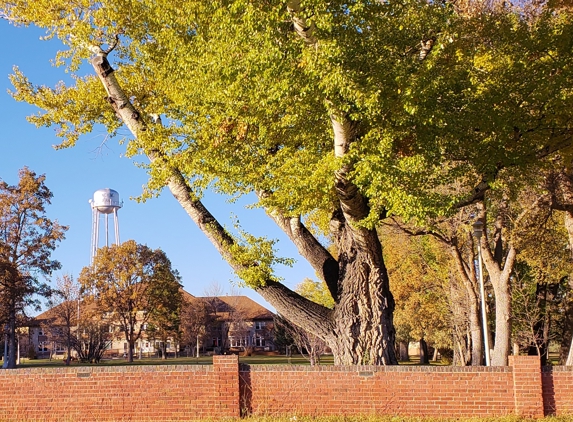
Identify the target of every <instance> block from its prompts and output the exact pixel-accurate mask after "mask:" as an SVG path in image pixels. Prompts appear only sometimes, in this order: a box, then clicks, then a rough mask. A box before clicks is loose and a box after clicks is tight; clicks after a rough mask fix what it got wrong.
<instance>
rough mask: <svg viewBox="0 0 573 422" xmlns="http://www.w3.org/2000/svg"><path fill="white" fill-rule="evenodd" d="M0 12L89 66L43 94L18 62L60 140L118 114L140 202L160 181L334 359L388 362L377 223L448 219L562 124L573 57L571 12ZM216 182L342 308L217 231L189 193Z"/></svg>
mask: <svg viewBox="0 0 573 422" xmlns="http://www.w3.org/2000/svg"><path fill="white" fill-rule="evenodd" d="M0 12H1V13H2V14H3V16H4V17H5V18H7V19H10V20H11V21H12V22H14V23H22V24H28V23H34V24H35V25H38V26H40V27H44V28H46V29H47V30H48V32H49V36H55V37H58V38H59V39H60V40H62V41H63V42H64V44H66V45H67V46H68V47H69V49H68V50H67V51H65V52H62V53H60V54H59V55H58V62H60V63H68V64H69V67H70V68H71V69H72V70H74V69H76V68H77V67H78V66H79V64H80V63H81V62H82V61H83V60H85V59H90V63H91V64H92V66H93V68H94V71H95V75H93V76H89V77H85V78H77V79H76V80H75V84H74V85H73V86H71V87H66V86H64V85H63V84H61V85H59V86H58V87H56V88H55V89H49V88H46V87H35V86H33V85H32V84H31V83H30V82H29V81H28V80H27V79H26V78H25V76H24V75H23V74H22V73H21V72H19V71H18V70H16V72H15V75H14V76H13V78H12V80H13V83H14V85H15V87H16V92H15V96H16V98H17V99H19V100H24V101H28V102H30V103H33V104H36V105H37V106H39V107H40V108H41V109H43V110H44V113H41V114H39V115H36V116H34V117H33V118H32V121H33V122H34V123H36V124H38V125H51V124H56V125H58V126H59V127H60V129H61V130H60V131H59V135H60V136H62V138H63V142H62V146H71V145H73V144H74V143H75V142H76V141H77V139H78V137H79V136H80V135H81V134H83V133H87V132H89V131H91V130H92V128H93V125H94V124H103V125H105V126H106V128H107V130H108V131H109V132H110V133H111V134H116V133H117V131H118V129H119V127H120V126H121V125H126V126H127V128H128V129H129V130H130V132H131V135H132V137H131V140H130V141H129V143H128V146H127V152H128V153H129V154H132V155H135V154H142V155H145V156H147V157H148V158H149V165H148V166H147V167H148V172H149V174H150V182H149V184H148V186H147V189H146V191H145V192H144V195H143V196H144V197H146V196H149V195H153V194H155V193H158V192H159V191H160V190H161V189H162V188H163V187H164V186H168V187H169V189H170V190H171V192H172V193H173V195H174V196H175V198H176V199H177V200H178V201H179V202H180V203H181V205H182V206H183V207H184V209H185V210H186V211H187V213H188V214H189V216H190V217H191V218H192V219H193V221H195V223H196V224H197V225H198V226H199V227H200V229H201V230H203V232H204V233H205V234H206V236H207V237H208V238H209V239H210V240H211V241H212V243H213V244H214V245H215V247H216V248H217V250H218V251H219V252H220V253H221V255H222V256H223V257H224V258H225V259H226V260H227V261H228V262H229V264H230V265H231V266H232V267H233V269H234V270H235V271H236V272H237V274H238V275H239V276H240V277H241V278H242V279H243V280H244V281H245V283H246V284H247V285H249V286H251V287H253V288H254V289H256V290H257V291H258V292H259V293H260V294H261V295H262V296H263V297H264V298H265V299H266V300H267V301H269V302H270V303H271V304H272V305H273V306H274V307H275V308H276V309H277V311H278V312H279V313H280V314H281V315H283V316H284V317H286V318H288V319H289V320H290V321H291V322H293V323H295V324H297V325H300V326H304V327H305V328H306V329H307V330H308V331H310V332H312V333H313V334H314V335H316V336H318V337H320V338H322V339H324V340H325V341H326V342H327V343H328V345H329V346H330V347H331V349H332V350H333V353H334V355H335V362H336V363H339V364H356V363H362V362H365V363H374V364H382V363H385V364H394V363H396V357H395V353H394V336H395V333H394V328H393V322H392V313H393V309H394V300H393V297H392V295H391V293H390V290H389V282H388V274H387V270H386V268H385V265H384V261H383V257H382V247H381V244H380V241H379V239H378V235H377V232H376V229H375V227H376V224H377V223H378V222H379V221H380V220H381V219H382V218H384V217H385V215H386V214H387V213H394V214H400V215H403V216H404V217H405V218H412V217H415V218H420V217H424V216H426V215H428V214H430V215H443V214H445V213H447V212H449V210H451V208H455V207H456V206H462V205H463V204H468V203H472V202H474V201H476V200H480V199H482V198H483V193H484V192H485V191H486V190H488V189H491V188H492V186H494V183H495V182H496V178H497V177H498V174H499V172H500V171H501V169H503V168H505V167H508V166H515V165H516V163H517V162H519V163H521V164H522V165H524V166H527V165H530V164H531V163H534V162H537V160H539V157H540V155H545V156H546V155H547V154H549V153H551V152H552V151H554V150H555V149H557V148H559V147H560V146H561V144H560V142H561V141H563V140H564V139H568V137H569V135H568V133H569V132H568V129H567V127H568V121H569V114H568V113H567V112H566V110H569V109H570V103H571V100H570V97H571V95H570V93H568V91H566V90H563V89H562V87H563V86H564V85H566V83H567V78H566V76H564V74H563V73H560V72H558V71H555V69H558V70H561V69H566V68H568V66H569V60H570V56H571V54H570V48H569V47H568V45H569V44H568V43H567V39H568V38H567V37H568V35H567V34H568V31H570V27H571V24H570V23H569V22H570V20H567V19H563V18H562V17H561V16H559V15H558V14H552V11H551V10H549V11H548V12H547V13H542V14H541V15H539V16H535V19H533V18H531V19H530V18H528V17H527V15H526V14H523V13H520V12H519V11H518V12H514V11H512V10H510V9H509V8H504V7H499V8H497V9H496V10H485V11H479V10H478V11H476V12H475V13H474V12H472V13H468V12H467V10H461V9H456V7H452V6H451V5H449V4H448V3H447V2H446V3H443V2H427V1H418V0H408V1H405V2H380V1H356V2H350V3H349V2H347V1H338V0H337V1H331V2H326V3H325V2H320V1H316V0H309V1H305V2H301V1H299V0H288V1H283V2H278V3H268V2H266V1H263V0H261V1H254V2H252V1H251V2H247V1H245V0H234V1H214V2H208V3H205V2H202V1H198V0H185V1H181V2H177V3H176V4H175V3H173V2H170V1H168V0H141V1H128V2H126V1H124V0H122V1H120V0H102V1H90V0H85V1H82V2H79V3H74V4H73V5H70V4H69V3H67V2H64V1H63V0H57V1H47V0H42V1H35V2H29V1H27V0H11V1H3V2H1V3H0ZM563 13H565V12H563ZM548 47H549V48H548ZM555 62H558V65H555V64H554V63H555ZM539 81H543V83H542V84H539V83H538V82H539ZM567 86H568V85H567ZM484 113H485V114H487V115H488V118H484ZM548 134H549V135H550V136H548ZM517 141H518V142H517ZM545 147H547V148H545ZM454 181H455V183H456V189H451V185H452V183H454ZM208 188H212V189H214V190H215V191H217V192H220V193H223V194H230V195H234V196H236V195H241V194H247V193H254V194H256V195H257V197H258V202H257V205H258V206H261V207H264V209H265V210H266V211H267V213H268V215H269V216H270V217H271V218H272V219H273V220H274V221H275V222H276V223H277V225H278V226H279V227H280V228H281V229H282V230H283V231H284V232H285V233H286V234H287V235H288V236H289V237H290V239H291V240H292V241H293V242H294V244H295V245H296V246H297V248H298V250H299V252H300V254H301V255H302V256H303V257H304V258H305V259H307V260H308V261H309V262H310V263H311V265H312V266H313V267H314V269H315V271H316V273H317V274H318V276H319V277H320V278H321V279H322V280H323V281H324V282H325V283H326V285H327V286H328V290H329V291H330V294H331V296H332V297H333V298H334V300H335V306H334V308H333V309H328V308H326V307H324V306H321V305H318V304H315V303H313V302H312V301H309V300H307V299H305V298H303V297H302V296H301V295H298V294H296V293H295V292H293V291H291V290H290V289H288V288H287V287H286V286H284V285H283V284H281V282H280V280H279V279H278V278H277V277H276V276H275V275H274V274H273V269H274V266H275V265H276V264H278V263H282V262H285V261H284V260H283V259H281V258H279V257H277V256H276V255H275V251H274V247H273V241H270V240H268V239H264V238H255V237H253V236H250V235H248V234H245V233H242V234H240V235H239V236H233V235H231V234H230V233H229V232H228V231H226V230H225V229H224V228H223V227H222V226H221V225H220V224H219V222H218V221H217V219H216V218H215V216H213V215H212V214H211V213H210V212H209V211H208V210H207V209H206V208H205V207H204V205H203V204H202V202H201V196H202V194H203V192H204V190H205V189H208ZM309 222H310V223H312V225H313V226H314V227H316V228H318V229H319V230H320V231H321V232H322V234H325V235H326V239H327V241H328V242H331V243H334V244H335V245H336V249H337V251H338V254H337V257H336V258H335V257H334V256H332V254H331V253H329V250H328V249H327V247H326V246H327V245H324V244H321V242H319V239H322V237H319V236H315V235H313V234H311V232H310V231H309V229H308V228H307V226H308V225H309Z"/></svg>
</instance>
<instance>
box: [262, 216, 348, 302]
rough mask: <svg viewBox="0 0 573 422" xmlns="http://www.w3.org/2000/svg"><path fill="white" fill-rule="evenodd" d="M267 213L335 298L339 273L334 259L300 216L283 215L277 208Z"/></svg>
mask: <svg viewBox="0 0 573 422" xmlns="http://www.w3.org/2000/svg"><path fill="white" fill-rule="evenodd" d="M268 215H269V216H270V217H271V218H272V219H273V220H274V221H275V223H276V224H277V226H279V227H280V228H281V230H282V231H283V232H285V234H286V235H287V236H288V237H289V238H290V240H291V241H292V242H293V243H294V244H295V246H296V247H297V249H298V252H299V253H300V254H301V256H302V257H304V258H305V259H306V260H307V261H308V262H309V263H310V265H311V266H312V267H313V268H314V270H315V271H316V273H317V274H318V276H319V277H320V278H321V279H322V280H324V281H325V283H326V285H327V286H328V290H329V291H330V294H331V296H332V297H333V298H334V299H335V300H336V298H337V297H338V275H339V271H338V262H337V261H336V259H334V257H333V256H332V255H331V254H330V252H328V250H327V249H326V248H325V247H324V246H323V245H322V244H321V243H320V242H319V241H318V240H317V239H316V238H315V237H314V236H313V235H312V233H311V232H310V231H309V230H308V229H307V228H306V226H305V225H304V224H303V223H302V221H301V220H300V217H285V216H284V215H283V214H282V213H281V212H280V211H278V210H272V211H268Z"/></svg>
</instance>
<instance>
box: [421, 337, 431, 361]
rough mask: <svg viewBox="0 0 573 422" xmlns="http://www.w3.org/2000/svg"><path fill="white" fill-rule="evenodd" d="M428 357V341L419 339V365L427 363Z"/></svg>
mask: <svg viewBox="0 0 573 422" xmlns="http://www.w3.org/2000/svg"><path fill="white" fill-rule="evenodd" d="M429 364H430V357H429V356H428V343H426V340H424V339H423V338H421V339H420V365H429Z"/></svg>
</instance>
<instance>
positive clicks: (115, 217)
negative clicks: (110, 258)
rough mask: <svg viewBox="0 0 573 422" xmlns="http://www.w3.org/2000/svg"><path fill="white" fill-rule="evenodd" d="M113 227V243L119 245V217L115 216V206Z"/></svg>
mask: <svg viewBox="0 0 573 422" xmlns="http://www.w3.org/2000/svg"><path fill="white" fill-rule="evenodd" d="M113 227H114V229H115V244H116V245H118V246H119V244H120V241H119V218H118V217H117V208H114V209H113Z"/></svg>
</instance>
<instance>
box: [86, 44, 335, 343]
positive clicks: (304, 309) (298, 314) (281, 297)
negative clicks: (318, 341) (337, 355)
mask: <svg viewBox="0 0 573 422" xmlns="http://www.w3.org/2000/svg"><path fill="white" fill-rule="evenodd" d="M92 65H93V66H94V69H95V70H96V73H97V75H98V77H99V79H100V81H101V82H102V84H103V85H104V87H105V89H106V92H107V93H108V101H109V103H110V104H111V105H112V107H113V109H114V110H115V112H116V113H117V115H118V116H119V118H121V120H122V121H123V122H124V124H125V125H126V126H127V127H128V129H129V130H130V132H131V133H132V134H133V136H134V137H135V138H136V139H138V138H139V136H140V135H141V133H142V132H144V131H145V130H146V126H145V122H144V121H143V119H142V118H141V115H140V113H139V112H138V111H137V110H136V109H135V107H134V106H133V105H132V104H131V102H130V101H129V99H128V97H127V95H126V94H125V93H124V91H123V89H122V88H121V86H120V85H119V82H118V81H117V79H116V77H115V74H114V71H113V69H112V68H111V66H110V64H109V62H108V61H107V57H106V55H105V53H103V52H100V54H98V55H97V56H96V57H95V58H94V59H93V60H92ZM145 152H146V154H147V155H148V157H149V159H150V160H151V161H155V160H161V159H162V156H161V152H159V151H156V150H152V151H149V150H146V151H145ZM166 166H167V167H168V169H169V171H170V172H171V176H170V177H169V180H168V187H169V190H170V191H171V193H172V194H173V196H174V197H175V199H177V201H178V202H179V203H180V204H181V206H182V207H183V208H184V209H185V211H186V212H187V214H188V215H189V216H190V217H191V219H192V220H193V221H194V222H195V224H197V226H198V227H199V229H200V230H201V231H202V232H203V233H204V234H205V235H206V236H207V238H208V239H209V240H210V241H211V243H212V244H213V245H214V246H215V248H216V249H217V251H218V252H219V253H220V254H221V256H222V257H223V258H224V259H225V260H226V261H227V262H228V263H229V264H230V265H231V266H232V267H233V269H234V270H235V271H239V270H241V269H244V268H243V267H242V266H241V265H240V264H238V263H236V262H235V260H234V259H233V258H232V256H231V253H230V247H231V246H232V245H233V243H234V240H233V239H232V237H231V236H230V235H229V234H228V233H227V232H226V230H225V229H224V228H223V227H222V226H221V225H220V224H219V222H218V221H217V219H216V218H215V217H214V216H213V215H212V214H211V213H210V212H209V211H208V210H207V208H206V207H205V206H204V205H203V203H202V202H201V201H199V200H197V199H195V197H194V195H193V192H192V190H191V188H190V186H189V184H188V182H187V180H186V179H185V177H184V175H183V174H182V173H181V172H180V171H179V170H178V169H176V168H173V167H169V166H168V165H167V164H166ZM256 291H257V292H258V293H259V294H261V296H263V298H265V299H266V300H268V301H269V303H271V304H272V305H273V306H275V308H276V309H277V310H278V311H279V312H281V313H283V315H284V316H285V317H287V318H288V319H289V320H292V321H293V322H294V323H296V321H301V323H302V321H305V323H307V324H308V323H309V322H310V323H311V324H312V327H311V328H312V330H313V331H315V332H316V333H315V334H316V335H318V336H321V337H323V336H324V329H325V326H327V325H328V324H331V322H330V315H331V313H332V311H331V310H329V309H327V308H325V307H323V306H321V305H317V304H314V303H313V302H310V301H308V300H307V299H305V298H303V297H302V296H300V295H298V294H296V293H294V292H292V291H291V290H290V289H288V288H287V287H285V286H283V285H282V284H280V283H277V282H273V281H272V280H267V281H266V285H265V286H260V287H258V288H257V289H256ZM320 327H322V331H321V330H320V329H319V328H320Z"/></svg>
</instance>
